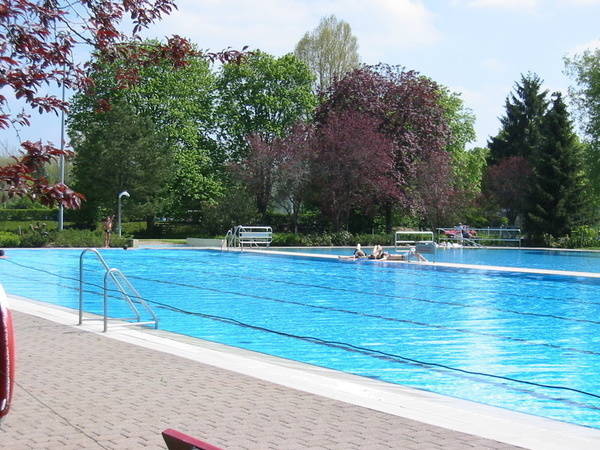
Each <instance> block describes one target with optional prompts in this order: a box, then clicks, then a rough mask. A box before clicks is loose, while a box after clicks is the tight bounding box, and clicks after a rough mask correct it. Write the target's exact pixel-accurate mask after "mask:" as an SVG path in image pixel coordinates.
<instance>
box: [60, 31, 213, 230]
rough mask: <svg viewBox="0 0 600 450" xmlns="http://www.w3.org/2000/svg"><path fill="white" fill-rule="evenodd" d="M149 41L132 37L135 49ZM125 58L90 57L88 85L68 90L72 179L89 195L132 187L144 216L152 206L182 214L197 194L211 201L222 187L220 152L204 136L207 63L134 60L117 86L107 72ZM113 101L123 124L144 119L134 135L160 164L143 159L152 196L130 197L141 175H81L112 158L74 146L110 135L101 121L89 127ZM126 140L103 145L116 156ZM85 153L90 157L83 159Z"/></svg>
mask: <svg viewBox="0 0 600 450" xmlns="http://www.w3.org/2000/svg"><path fill="white" fill-rule="evenodd" d="M155 45H156V43H155V42H145V43H143V44H141V45H139V50H140V52H143V51H145V50H146V49H148V48H153V47H154V46H155ZM126 65H127V60H125V59H116V60H98V61H95V67H96V68H97V70H95V71H93V72H92V74H91V76H92V78H93V79H94V81H95V83H94V85H93V88H92V89H89V90H88V91H86V92H85V93H84V92H82V93H79V94H77V95H76V96H75V98H74V101H73V107H72V113H71V115H70V117H69V132H70V134H71V136H72V137H73V145H74V147H75V149H76V150H77V151H78V156H77V159H78V161H77V162H76V167H77V168H76V170H75V175H76V176H77V183H78V184H77V185H81V186H83V187H85V189H86V191H85V192H86V193H87V195H88V196H90V197H92V198H94V197H96V198H102V195H103V194H102V192H95V190H99V191H105V190H106V189H105V188H104V187H105V186H115V187H117V186H118V187H120V188H122V189H127V190H128V191H130V193H131V194H132V198H131V200H130V202H131V203H134V202H138V206H139V208H142V210H143V211H145V215H147V216H149V222H150V218H151V217H152V216H153V215H155V214H157V213H159V212H168V213H169V214H174V215H184V214H185V213H186V211H188V210H190V209H197V208H198V207H199V204H201V203H202V202H206V201H209V202H210V201H213V200H214V199H215V198H216V197H217V196H218V195H219V194H220V192H221V191H222V189H223V187H222V184H223V177H224V175H223V174H224V170H223V168H222V164H223V160H224V156H223V155H222V154H221V155H220V154H219V151H218V147H217V145H216V142H215V140H214V139H213V137H212V136H213V135H214V129H213V124H214V116H213V113H214V110H213V102H214V97H213V96H214V76H213V74H212V73H211V71H210V67H209V63H208V62H207V61H206V60H204V59H202V58H190V60H189V62H188V64H187V65H186V66H184V67H181V68H179V69H178V70H173V68H172V66H171V65H170V63H169V61H158V62H157V63H156V64H154V65H151V66H150V65H149V66H146V67H143V68H141V69H140V70H139V71H138V72H137V76H138V80H137V81H136V83H135V84H133V85H131V86H129V87H127V88H123V87H122V86H121V85H120V84H119V83H116V82H115V75H116V74H117V73H121V72H123V71H124V70H126ZM117 78H118V77H117ZM113 103H119V104H120V109H119V110H120V111H123V110H125V108H127V110H128V111H129V114H130V117H131V120H128V119H125V120H124V121H123V126H124V127H127V126H128V125H131V126H135V125H136V124H137V123H145V124H146V126H147V127H148V129H149V133H148V136H147V137H148V138H150V137H152V136H153V138H152V139H151V140H147V139H145V138H146V137H145V136H142V135H136V136H138V137H139V139H142V141H141V142H144V145H146V146H148V145H150V144H151V143H153V145H154V146H155V148H149V147H148V148H147V153H148V154H151V155H153V157H154V158H155V161H156V163H160V167H159V166H158V165H156V164H151V165H149V166H148V167H147V170H146V177H147V179H148V180H150V184H152V185H153V186H155V188H153V189H150V191H149V192H156V189H160V192H161V195H160V197H157V196H153V197H152V199H151V200H150V198H147V197H146V196H139V197H138V196H135V197H134V196H133V192H135V191H136V190H139V189H137V183H142V180H140V179H138V178H135V177H134V178H131V179H130V180H129V181H130V182H131V183H134V184H131V185H129V186H127V185H121V184H120V182H118V180H117V179H116V176H117V175H116V173H114V172H110V171H107V172H106V173H104V176H105V179H104V181H103V183H102V184H99V183H97V182H96V183H93V184H89V183H87V181H86V179H88V178H94V177H95V176H96V175H97V174H88V173H87V172H86V170H93V165H102V164H103V163H104V161H105V159H106V161H110V160H111V159H112V156H111V155H109V154H108V153H103V156H102V158H105V159H101V158H99V156H98V155H94V153H93V152H86V151H82V149H83V148H84V147H88V146H94V145H96V144H97V143H98V142H105V143H110V141H111V139H112V133H113V131H112V130H111V129H110V128H109V127H105V128H104V130H105V132H104V134H102V128H100V129H98V130H96V128H95V125H96V124H102V123H104V122H105V121H106V120H110V117H111V115H110V113H111V111H112V109H113V106H112V105H113ZM91 130H96V132H95V134H94V135H93V139H94V140H95V141H96V142H93V141H92V136H91V135H90V133H91ZM156 135H160V139H156ZM133 137H134V136H133V135H132V136H130V138H131V139H133ZM126 145H130V146H131V147H132V148H135V147H137V146H138V145H139V143H138V142H136V141H133V140H131V141H128V142H123V143H121V148H117V147H116V146H110V145H108V144H106V145H105V146H106V148H107V152H110V151H112V152H114V153H115V154H116V155H117V156H118V155H119V152H123V151H126V149H124V148H123V147H122V146H126ZM111 149H112V150H111ZM134 153H135V152H134ZM86 158H91V159H92V161H85V159H86ZM151 168H152V170H151ZM163 168H167V169H168V170H169V171H170V176H169V177H164V176H163V173H164V170H163ZM111 173H112V175H111ZM143 184H145V183H142V185H143ZM101 203H102V206H103V208H108V206H109V205H108V204H106V201H103V202H101ZM96 209H97V208H96Z"/></svg>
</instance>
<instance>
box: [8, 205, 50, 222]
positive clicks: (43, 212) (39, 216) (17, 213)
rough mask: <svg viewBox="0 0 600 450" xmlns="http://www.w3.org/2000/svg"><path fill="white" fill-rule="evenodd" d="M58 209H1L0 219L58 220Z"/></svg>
mask: <svg viewBox="0 0 600 450" xmlns="http://www.w3.org/2000/svg"><path fill="white" fill-rule="evenodd" d="M57 215H58V212H57V210H56V209H47V208H41V209H0V221H2V222H4V221H8V220H11V221H44V220H48V221H49V220H56V218H57Z"/></svg>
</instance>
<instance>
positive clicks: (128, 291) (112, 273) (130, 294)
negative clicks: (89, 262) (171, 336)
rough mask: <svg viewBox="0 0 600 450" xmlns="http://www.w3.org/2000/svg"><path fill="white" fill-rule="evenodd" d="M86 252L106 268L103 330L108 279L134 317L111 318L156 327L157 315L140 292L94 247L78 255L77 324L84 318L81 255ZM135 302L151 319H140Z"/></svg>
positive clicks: (105, 328)
mask: <svg viewBox="0 0 600 450" xmlns="http://www.w3.org/2000/svg"><path fill="white" fill-rule="evenodd" d="M87 252H92V253H94V254H95V255H96V256H97V257H98V260H99V261H100V262H101V263H102V265H103V266H104V269H105V270H106V271H105V273H104V285H103V291H104V309H103V315H104V319H103V320H104V330H103V331H104V332H106V330H107V329H108V299H109V295H108V293H109V281H112V282H113V283H114V285H115V286H116V287H117V289H118V291H119V293H120V294H121V296H122V297H123V299H124V300H125V301H126V302H127V304H128V305H129V307H130V308H131V310H132V311H133V313H134V314H135V317H128V318H125V317H123V318H113V320H122V321H126V322H122V323H121V325H122V326H127V325H154V328H155V329H158V317H157V316H156V314H154V312H153V311H152V309H150V306H148V304H147V303H146V301H145V300H144V299H143V298H142V297H141V296H140V294H139V293H138V292H137V291H136V289H135V288H134V287H133V285H132V284H131V283H130V282H129V280H128V279H127V278H126V277H125V275H123V274H122V273H121V271H120V270H119V269H115V268H110V267H109V266H108V264H107V263H106V261H105V260H104V258H103V257H102V255H101V254H100V252H99V251H98V250H96V249H94V248H87V249H85V250H84V251H83V252H81V255H80V256H79V325H81V324H82V323H83V320H84V319H83V287H84V282H83V257H84V255H85V254H86V253H87ZM136 303H138V304H139V305H141V306H142V308H143V309H144V310H145V311H146V312H147V313H148V314H149V315H150V317H152V320H148V321H142V316H141V314H140V311H139V309H138V307H137V306H136ZM86 320H93V319H86ZM131 321H133V322H131Z"/></svg>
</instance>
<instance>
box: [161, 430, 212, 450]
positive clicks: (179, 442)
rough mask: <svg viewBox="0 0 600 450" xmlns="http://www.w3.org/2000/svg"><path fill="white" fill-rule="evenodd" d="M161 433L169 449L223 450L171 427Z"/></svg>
mask: <svg viewBox="0 0 600 450" xmlns="http://www.w3.org/2000/svg"><path fill="white" fill-rule="evenodd" d="M162 435H163V439H164V440H165V443H166V444H167V448H168V449H169V450H195V449H197V450H223V449H222V448H219V447H215V446H214V445H211V444H209V443H208V442H204V441H201V440H200V439H196V438H193V437H191V436H188V435H187V434H183V433H181V432H179V431H176V430H173V429H171V428H169V429H166V430H165V431H163V432H162Z"/></svg>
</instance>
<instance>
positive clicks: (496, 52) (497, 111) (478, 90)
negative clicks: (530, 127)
mask: <svg viewBox="0 0 600 450" xmlns="http://www.w3.org/2000/svg"><path fill="white" fill-rule="evenodd" d="M177 5H178V7H179V10H178V11H176V12H174V13H173V14H171V15H170V16H169V17H167V18H166V19H165V20H163V21H162V22H160V23H158V24H156V25H155V26H154V27H153V28H152V31H151V32H150V33H147V36H149V37H156V38H159V39H163V38H165V37H166V36H170V35H173V34H179V35H181V36H184V37H187V38H189V39H190V40H191V41H193V42H194V43H196V44H197V45H198V46H199V47H200V48H203V49H210V50H221V49H224V48H227V47H232V48H236V49H241V48H242V47H244V46H246V45H247V46H249V48H250V49H257V48H259V49H261V50H263V51H265V52H267V53H270V54H273V55H275V56H281V55H284V54H286V53H289V52H292V51H293V49H294V46H295V45H296V43H297V42H298V41H299V40H300V38H301V37H302V36H303V35H304V33H306V32H307V31H311V30H313V29H314V28H315V27H316V26H317V25H318V24H319V21H320V19H321V17H323V16H326V15H330V14H335V16H336V17H337V18H338V19H339V20H344V21H346V22H348V23H349V24H350V26H351V28H352V31H353V33H354V35H355V36H356V37H357V38H358V43H359V54H360V56H361V59H362V62H364V63H367V64H377V63H379V62H382V63H387V64H391V65H400V66H404V67H405V68H406V69H409V70H417V71H419V72H420V73H422V74H423V75H426V76H428V77H430V78H432V79H433V80H435V81H436V82H438V83H440V84H442V85H445V86H448V87H449V88H450V89H451V90H452V91H454V92H458V93H461V95H462V98H463V100H464V102H465V105H466V106H467V107H468V108H470V109H472V110H473V112H474V114H475V115H476V117H477V121H476V132H477V140H476V141H475V142H473V143H472V144H471V146H476V145H477V146H484V145H485V144H486V142H487V140H488V138H489V137H490V136H492V135H495V134H496V133H497V132H498V129H499V125H500V123H499V117H500V116H502V115H503V114H504V102H505V99H506V97H507V95H508V94H509V93H510V92H511V90H512V88H513V86H514V83H515V82H516V81H518V80H519V79H520V76H521V74H526V73H528V72H533V73H536V74H537V75H539V77H540V78H541V79H542V80H544V85H543V86H544V88H546V89H549V90H550V91H562V92H564V93H565V94H566V91H567V88H568V87H569V85H571V84H573V81H572V80H571V79H570V78H569V77H567V76H566V75H565V74H564V69H565V65H564V60H563V59H564V57H565V55H567V54H573V53H581V52H582V51H583V50H584V49H586V48H598V47H600V33H599V30H600V27H599V25H598V24H599V19H600V0H366V1H365V0H261V1H260V2H252V1H248V0H178V1H177ZM54 121H56V119H54ZM35 123H36V126H35V127H34V129H33V130H28V131H27V133H23V135H22V137H26V138H30V139H40V138H41V139H43V140H44V141H46V140H50V141H52V142H55V143H58V142H59V140H60V136H59V130H60V127H59V125H56V124H55V123H53V122H52V120H51V119H50V118H45V119H44V120H43V121H36V122H35ZM5 135H6V133H5V132H2V135H0V136H2V137H0V146H2V144H4V145H6V144H7V143H9V145H10V142H11V137H10V136H5Z"/></svg>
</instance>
